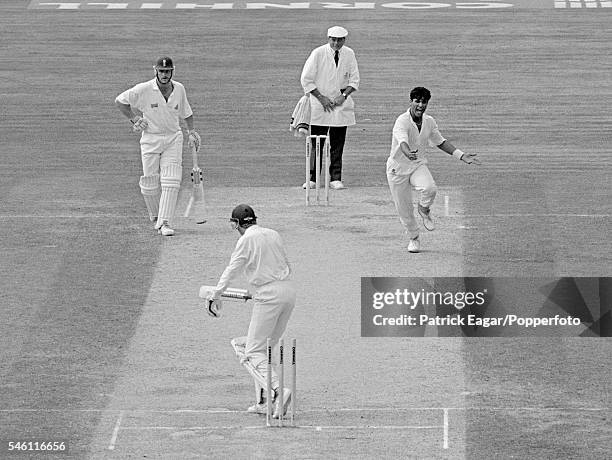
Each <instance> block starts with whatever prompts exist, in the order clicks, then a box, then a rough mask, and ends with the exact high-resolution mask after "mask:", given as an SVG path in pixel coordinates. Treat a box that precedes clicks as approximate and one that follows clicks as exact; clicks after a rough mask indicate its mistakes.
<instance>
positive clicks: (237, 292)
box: [198, 285, 253, 302]
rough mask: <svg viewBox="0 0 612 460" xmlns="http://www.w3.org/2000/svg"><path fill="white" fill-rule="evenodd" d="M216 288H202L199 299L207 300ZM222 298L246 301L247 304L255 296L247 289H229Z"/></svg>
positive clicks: (205, 286) (204, 286)
mask: <svg viewBox="0 0 612 460" xmlns="http://www.w3.org/2000/svg"><path fill="white" fill-rule="evenodd" d="M214 288H215V287H214V286H207V285H203V286H201V287H200V293H199V295H198V297H200V298H202V299H205V298H207V297H208V296H209V294H210V293H211V292H212V291H213V289H214ZM221 297H224V298H226V299H234V300H244V301H245V302H246V301H247V300H250V299H252V298H253V295H252V294H251V293H250V292H249V291H248V290H246V289H238V288H227V289H226V290H225V291H223V293H222V294H221Z"/></svg>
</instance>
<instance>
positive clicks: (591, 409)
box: [0, 406, 612, 414]
mask: <svg viewBox="0 0 612 460" xmlns="http://www.w3.org/2000/svg"><path fill="white" fill-rule="evenodd" d="M444 410H448V411H471V410H474V411H516V410H519V411H566V412H580V411H586V412H600V411H610V410H612V407H537V406H522V407H509V406H498V407H487V406H482V407H336V408H331V407H330V408H325V409H303V410H300V412H301V413H308V412H313V413H317V412H386V411H444ZM0 412H60V413H69V412H108V413H112V412H117V410H114V411H113V410H108V409H32V408H16V409H0ZM118 412H119V413H120V414H137V413H162V414H180V413H187V414H188V413H195V414H246V413H247V412H246V411H245V410H231V409H122V410H119V411H118Z"/></svg>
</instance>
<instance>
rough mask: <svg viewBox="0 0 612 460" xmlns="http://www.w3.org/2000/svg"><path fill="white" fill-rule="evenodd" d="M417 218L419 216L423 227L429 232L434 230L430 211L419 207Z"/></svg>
mask: <svg viewBox="0 0 612 460" xmlns="http://www.w3.org/2000/svg"><path fill="white" fill-rule="evenodd" d="M419 216H421V218H422V219H423V227H425V228H426V229H427V230H429V231H430V232H431V231H433V230H435V229H436V226H435V224H434V223H433V220H431V211H430V209H429V208H426V207H425V206H421V205H419Z"/></svg>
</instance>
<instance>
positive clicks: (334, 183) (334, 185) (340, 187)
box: [329, 180, 346, 190]
mask: <svg viewBox="0 0 612 460" xmlns="http://www.w3.org/2000/svg"><path fill="white" fill-rule="evenodd" d="M329 186H330V187H331V188H332V189H334V190H344V189H345V188H346V187H345V186H344V184H343V183H342V181H341V180H333V181H331V182H330V183H329Z"/></svg>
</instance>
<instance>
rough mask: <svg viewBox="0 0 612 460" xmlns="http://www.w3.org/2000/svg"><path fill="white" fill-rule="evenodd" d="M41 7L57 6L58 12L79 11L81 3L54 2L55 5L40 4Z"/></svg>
mask: <svg viewBox="0 0 612 460" xmlns="http://www.w3.org/2000/svg"><path fill="white" fill-rule="evenodd" d="M39 5H49V6H53V5H56V6H57V9H58V10H78V9H79V7H80V6H81V4H80V3H66V2H53V3H39Z"/></svg>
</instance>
